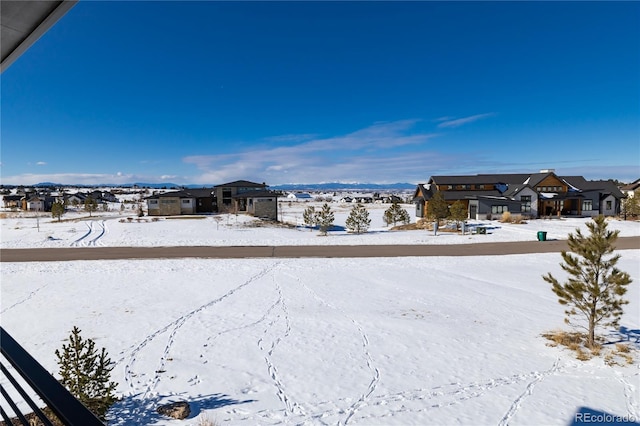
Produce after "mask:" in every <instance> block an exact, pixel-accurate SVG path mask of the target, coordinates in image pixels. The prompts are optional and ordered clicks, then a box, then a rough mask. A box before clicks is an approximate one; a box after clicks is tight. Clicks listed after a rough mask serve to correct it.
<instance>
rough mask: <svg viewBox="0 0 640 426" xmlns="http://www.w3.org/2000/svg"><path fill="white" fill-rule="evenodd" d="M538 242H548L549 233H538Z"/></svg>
mask: <svg viewBox="0 0 640 426" xmlns="http://www.w3.org/2000/svg"><path fill="white" fill-rule="evenodd" d="M538 241H547V233H546V232H545V231H538Z"/></svg>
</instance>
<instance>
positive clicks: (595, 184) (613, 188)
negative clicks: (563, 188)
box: [562, 176, 624, 198]
mask: <svg viewBox="0 0 640 426" xmlns="http://www.w3.org/2000/svg"><path fill="white" fill-rule="evenodd" d="M562 179H563V180H564V181H565V182H567V183H568V184H570V185H571V186H574V187H576V188H579V189H580V190H582V191H599V192H601V193H604V194H607V195H613V196H614V197H616V198H624V194H623V193H622V191H620V188H618V186H617V185H616V184H615V183H613V181H610V180H586V179H585V178H584V177H582V176H563V177H562Z"/></svg>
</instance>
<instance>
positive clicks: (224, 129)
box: [0, 0, 640, 185]
mask: <svg viewBox="0 0 640 426" xmlns="http://www.w3.org/2000/svg"><path fill="white" fill-rule="evenodd" d="M639 17H640V3H638V2H534V3H528V2H406V3H398V2H364V1H362V2H270V1H265V2H207V1H196V2H170V1H160V2H154V1H143V2H130V1H121V2H116V1H113V2H98V1H87V0H84V1H82V0H81V1H80V2H79V3H78V4H77V5H76V6H75V7H74V8H73V9H71V11H70V12H69V13H68V14H67V15H66V16H64V17H63V18H62V19H61V20H60V21H59V22H58V23H57V24H56V26H54V27H53V28H52V29H51V30H50V31H49V32H48V33H46V34H45V35H44V36H43V37H42V38H41V39H40V40H39V41H38V42H37V43H35V44H34V45H33V46H32V47H31V49H29V50H28V51H27V52H26V53H25V54H24V55H23V56H21V57H20V58H19V59H18V60H17V61H16V62H15V63H13V65H11V67H9V69H8V70H6V71H5V72H4V73H3V74H2V80H1V89H2V92H1V95H2V98H1V99H2V105H1V106H2V110H1V119H2V122H1V125H2V127H1V136H2V146H1V156H2V158H1V162H2V166H1V172H0V173H1V176H2V183H4V184H33V183H37V182H43V181H53V182H58V183H64V184H71V183H74V184H99V183H131V182H153V183H162V182H171V183H177V184H220V183H224V182H228V181H233V180H236V179H247V180H252V181H258V182H263V181H264V182H266V183H267V184H270V185H276V184H284V183H318V182H336V181H337V182H371V183H392V182H409V183H418V182H424V181H426V180H427V179H428V178H429V176H432V175H457V174H475V173H527V172H537V171H538V170H540V169H549V168H552V169H555V170H556V172H557V173H558V174H560V175H583V176H585V177H586V178H588V179H609V178H613V179H619V180H621V181H632V180H635V179H637V178H639V177H640V78H639V76H640V25H639V24H638V23H639Z"/></svg>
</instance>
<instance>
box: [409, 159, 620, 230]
mask: <svg viewBox="0 0 640 426" xmlns="http://www.w3.org/2000/svg"><path fill="white" fill-rule="evenodd" d="M437 191H439V192H440V193H441V194H442V195H443V197H444V199H445V201H446V202H447V203H449V204H453V203H454V202H456V201H462V202H463V203H464V204H465V205H466V206H467V209H468V212H469V218H471V219H487V218H488V219H497V218H499V217H500V216H501V215H502V214H503V213H504V212H506V211H509V212H511V213H512V214H522V215H523V216H525V217H530V218H537V217H544V216H560V215H564V216H597V215H599V214H603V215H605V216H614V215H617V214H618V213H619V212H620V201H621V199H622V198H624V194H623V193H622V192H621V191H620V190H619V189H618V188H617V186H616V185H615V184H614V183H613V182H611V181H587V180H586V179H584V178H583V177H582V176H564V177H563V176H557V175H556V174H555V172H554V171H553V170H542V171H540V173H531V174H479V175H470V176H432V177H431V178H430V179H429V181H428V182H427V183H425V184H419V185H418V186H417V187H416V190H415V192H414V197H413V202H414V203H415V204H416V217H417V218H424V217H426V213H427V209H428V203H429V200H430V199H431V197H432V196H433V195H434V194H435V193H436V192H437Z"/></svg>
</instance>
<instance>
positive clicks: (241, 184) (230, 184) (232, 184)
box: [215, 180, 267, 188]
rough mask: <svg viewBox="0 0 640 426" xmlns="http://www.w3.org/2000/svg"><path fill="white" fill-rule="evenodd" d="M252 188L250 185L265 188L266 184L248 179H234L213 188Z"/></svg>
mask: <svg viewBox="0 0 640 426" xmlns="http://www.w3.org/2000/svg"><path fill="white" fill-rule="evenodd" d="M238 187H239V188H247V187H248V188H252V187H260V188H266V187H267V185H266V184H265V183H257V182H250V181H248V180H236V181H233V182H228V183H223V184H222V185H216V186H215V188H238Z"/></svg>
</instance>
